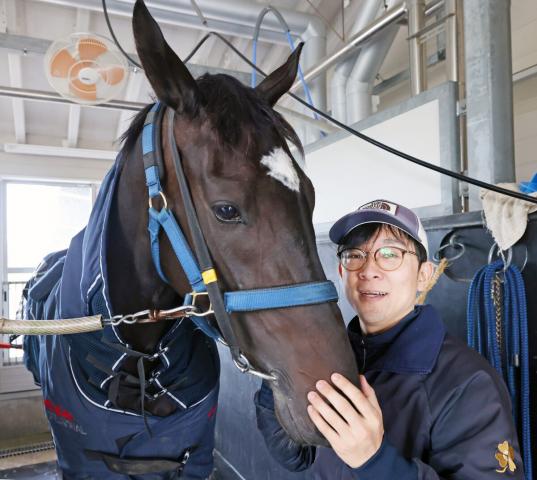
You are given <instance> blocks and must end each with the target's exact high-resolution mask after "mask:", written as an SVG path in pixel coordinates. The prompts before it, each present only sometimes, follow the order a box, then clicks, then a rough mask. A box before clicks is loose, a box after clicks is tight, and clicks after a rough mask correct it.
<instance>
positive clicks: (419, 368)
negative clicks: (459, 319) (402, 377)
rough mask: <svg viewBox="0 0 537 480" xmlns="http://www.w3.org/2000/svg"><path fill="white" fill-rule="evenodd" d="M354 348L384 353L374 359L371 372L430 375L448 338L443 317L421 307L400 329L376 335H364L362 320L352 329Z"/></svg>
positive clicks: (399, 325)
mask: <svg viewBox="0 0 537 480" xmlns="http://www.w3.org/2000/svg"><path fill="white" fill-rule="evenodd" d="M348 333H349V338H350V340H351V343H352V344H353V347H354V348H357V349H360V348H362V346H363V347H365V349H383V350H384V353H383V354H382V355H380V356H378V357H377V358H375V359H373V360H372V362H371V364H370V365H368V366H367V370H368V371H373V370H377V371H385V372H392V373H402V374H422V375H424V374H428V373H430V372H431V371H432V370H433V368H434V366H435V364H436V360H437V358H438V354H439V353H440V348H441V347H442V342H443V341H444V337H445V335H446V329H445V327H444V323H443V322H442V319H441V318H440V315H439V314H438V312H437V311H436V310H435V308H434V307H432V306H431V305H417V306H416V307H415V308H414V310H413V311H412V312H410V313H409V314H408V315H407V316H406V317H404V318H403V319H401V321H400V322H399V323H397V325H395V326H394V327H392V328H390V329H389V330H387V331H385V332H382V333H379V334H376V335H363V333H362V331H361V329H360V322H359V319H358V317H354V318H353V319H352V321H351V322H350V323H349V327H348Z"/></svg>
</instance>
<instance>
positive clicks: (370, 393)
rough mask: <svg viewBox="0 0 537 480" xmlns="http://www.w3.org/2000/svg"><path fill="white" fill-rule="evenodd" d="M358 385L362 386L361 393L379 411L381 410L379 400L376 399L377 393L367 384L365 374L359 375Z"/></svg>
mask: <svg viewBox="0 0 537 480" xmlns="http://www.w3.org/2000/svg"><path fill="white" fill-rule="evenodd" d="M359 377H360V387H361V388H362V393H363V394H364V395H365V396H366V397H367V399H368V400H369V401H370V402H371V403H372V404H373V406H375V407H376V408H377V409H378V410H379V411H381V408H380V404H379V401H378V399H377V394H376V393H375V390H373V387H372V386H371V385H369V382H368V381H367V378H365V375H360V376H359Z"/></svg>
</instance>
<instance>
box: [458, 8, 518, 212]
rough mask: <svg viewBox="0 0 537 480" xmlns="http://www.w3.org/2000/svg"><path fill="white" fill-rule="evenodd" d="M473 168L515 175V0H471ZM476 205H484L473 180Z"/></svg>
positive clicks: (474, 173) (490, 174) (468, 52)
mask: <svg viewBox="0 0 537 480" xmlns="http://www.w3.org/2000/svg"><path fill="white" fill-rule="evenodd" d="M463 7H464V20H465V21H464V39H465V42H464V43H465V48H464V50H465V58H466V60H465V70H466V115H467V136H468V139H467V147H468V173H469V175H470V176H471V177H475V178H478V179H479V180H484V181H486V182H490V183H498V182H513V181H514V180H515V159H514V139H513V137H514V134H513V82H512V64H511V21H510V7H511V2H510V0H465V1H464V2H463ZM469 192H470V193H469V195H470V199H469V207H470V210H480V209H481V208H482V206H481V201H480V199H479V188H477V187H473V186H470V190H469Z"/></svg>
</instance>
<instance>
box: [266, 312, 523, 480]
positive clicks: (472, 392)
mask: <svg viewBox="0 0 537 480" xmlns="http://www.w3.org/2000/svg"><path fill="white" fill-rule="evenodd" d="M348 334H349V338H350V341H351V344H352V347H353V350H354V352H355V355H356V361H357V364H358V368H359V370H360V372H361V373H363V374H365V376H366V378H367V380H368V382H369V383H370V385H371V386H372V387H373V388H374V390H375V393H376V395H377V398H378V400H379V403H380V406H381V408H382V414H383V419H384V429H385V434H384V440H383V442H382V445H381V447H380V449H379V450H378V451H377V453H376V454H375V455H374V456H373V457H372V458H370V459H369V460H368V461H367V462H366V463H365V464H364V465H362V466H361V467H359V468H356V469H352V468H350V467H349V466H347V465H346V464H345V463H344V462H343V461H342V460H341V459H340V458H339V457H338V456H337V455H336V454H335V453H334V451H333V450H332V449H329V448H322V447H304V446H301V445H298V444H297V443H295V442H294V441H293V440H291V439H290V438H289V437H288V436H287V434H286V433H285V431H284V430H283V429H282V428H281V427H280V426H279V424H278V422H277V420H276V417H275V414H274V402H273V398H272V392H271V390H270V388H269V387H268V386H267V385H266V384H263V385H262V388H261V390H260V391H259V392H258V393H257V394H256V397H255V403H256V413H257V422H258V428H259V429H260V431H261V432H262V434H263V437H264V439H265V442H266V445H267V448H268V449H269V451H270V453H271V455H272V456H273V457H274V458H275V459H276V460H277V461H278V462H279V463H280V464H281V465H282V466H284V467H285V468H287V469H288V470H291V471H301V470H305V469H309V470H308V471H309V472H310V473H311V477H310V478H312V479H316V480H320V479H327V480H328V479H329V480H340V479H341V480H346V479H349V480H350V479H359V480H393V479H397V480H433V479H457V480H462V479H465V480H478V479H486V478H498V479H499V478H502V477H505V478H511V479H514V478H516V479H523V478H524V472H523V467H522V460H521V456H520V451H519V446H518V440H517V433H516V429H515V426H514V423H513V419H512V416H511V403H510V398H509V394H508V392H507V389H506V387H505V384H504V383H503V380H502V379H501V378H500V377H499V375H498V374H497V373H496V371H495V370H494V369H493V368H492V367H491V366H490V365H489V364H488V362H487V361H486V360H485V359H484V358H483V357H482V356H480V355H479V354H477V353H476V352H474V351H473V350H471V349H470V348H469V347H468V346H466V345H465V344H464V343H463V342H461V341H459V340H457V339H456V338H454V337H452V336H450V335H449V334H447V333H446V332H445V328H444V325H443V323H442V320H441V318H440V317H439V315H438V313H437V312H436V310H435V309H434V308H433V307H432V306H430V305H426V306H417V307H416V308H415V310H414V311H413V312H412V313H411V314H409V315H408V316H407V317H405V318H404V319H403V320H402V321H401V322H399V324H397V325H396V326H395V327H393V328H392V329H390V330H388V331H386V332H383V333H380V334H377V335H368V336H364V335H362V332H361V330H360V324H359V321H358V318H354V319H353V320H352V321H351V323H350V324H349V327H348ZM504 442H508V445H509V446H511V447H512V449H513V450H512V453H513V454H514V455H513V457H514V458H513V460H514V464H515V465H516V469H515V471H514V472H512V471H510V469H509V465H507V467H506V470H505V472H504V473H503V474H501V473H500V472H501V471H502V470H503V469H504V466H505V463H506V462H507V461H508V459H507V457H506V456H505V455H503V454H502V452H500V450H499V448H501V447H500V445H501V444H503V445H505V444H504Z"/></svg>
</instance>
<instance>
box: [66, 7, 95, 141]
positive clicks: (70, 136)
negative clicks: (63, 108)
mask: <svg viewBox="0 0 537 480" xmlns="http://www.w3.org/2000/svg"><path fill="white" fill-rule="evenodd" d="M89 24H90V14H89V12H88V11H87V10H82V9H80V8H79V9H78V10H77V11H76V26H75V29H76V31H77V32H87V31H88V30H89ZM80 112H81V109H80V105H71V106H70V107H69V120H68V123H67V140H66V141H65V146H66V147H69V148H75V147H76V146H77V145H78V135H79V132H80Z"/></svg>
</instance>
